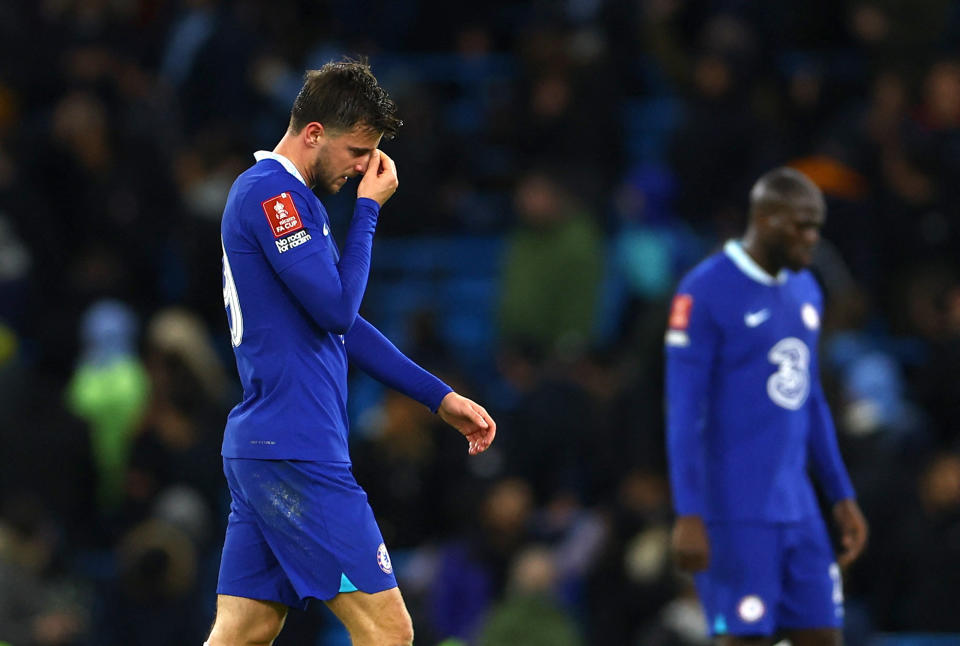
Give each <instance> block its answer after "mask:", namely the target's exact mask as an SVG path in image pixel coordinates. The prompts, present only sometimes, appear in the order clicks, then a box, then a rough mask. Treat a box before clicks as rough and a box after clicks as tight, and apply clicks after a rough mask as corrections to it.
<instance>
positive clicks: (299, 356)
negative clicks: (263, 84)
mask: <svg viewBox="0 0 960 646" xmlns="http://www.w3.org/2000/svg"><path fill="white" fill-rule="evenodd" d="M256 158H257V160H258V161H257V163H256V164H254V165H253V166H252V167H251V168H249V169H248V170H247V171H245V172H244V173H242V174H241V175H240V176H239V177H238V178H237V180H236V181H235V182H234V184H233V186H232V187H231V189H230V194H229V196H228V197H227V203H226V206H225V208H224V213H223V221H222V224H221V236H222V242H223V293H224V302H225V303H226V307H227V317H228V321H229V324H230V333H231V340H232V343H233V350H234V353H235V355H236V359H237V369H238V371H239V374H240V381H241V383H242V385H243V400H242V401H241V402H240V403H239V404H238V405H237V406H236V407H234V409H233V410H232V411H231V412H230V415H229V416H228V418H227V424H226V428H225V430H224V439H223V455H224V456H225V457H231V458H267V459H300V460H324V461H333V462H347V461H349V454H348V449H347V428H348V422H347V410H346V400H347V352H346V348H345V346H344V337H343V333H344V332H345V331H346V329H348V328H349V325H350V321H347V322H346V323H345V324H344V326H343V327H342V328H341V329H336V328H337V327H338V326H336V325H329V326H321V325H320V324H319V323H318V321H317V320H316V317H314V316H311V315H309V314H308V312H307V311H305V306H304V302H303V301H302V299H298V298H297V297H296V295H295V293H294V292H293V290H292V289H291V284H290V279H291V277H293V276H296V275H298V274H297V272H298V271H300V272H302V271H303V270H304V269H309V272H310V273H311V274H312V275H313V276H314V280H315V281H316V283H317V286H318V289H319V288H321V287H323V286H324V285H325V284H329V285H330V286H331V288H336V289H337V290H338V292H339V291H342V290H345V289H346V282H347V279H346V277H343V278H341V276H340V273H339V272H338V268H337V261H338V252H337V248H336V246H335V244H334V242H333V239H332V236H331V233H330V223H329V220H328V217H327V213H326V211H325V209H324V208H323V205H322V204H321V203H320V200H319V199H317V197H316V196H315V195H314V194H313V192H312V191H310V190H309V189H308V188H307V186H306V184H305V183H304V181H303V178H302V177H301V176H300V174H299V172H298V171H297V169H296V167H295V166H294V165H293V164H292V163H291V162H290V161H289V160H288V159H286V158H284V157H282V156H280V155H277V154H274V153H266V152H260V153H257V155H256ZM364 209H366V211H368V212H367V213H362V211H363V210H364ZM378 209H379V207H378V205H377V204H376V202H373V201H372V200H358V206H357V210H358V213H357V214H355V216H354V220H355V221H354V228H357V226H358V223H357V217H358V216H360V217H366V219H367V220H369V223H368V224H366V225H365V228H366V229H367V230H368V231H367V232H365V233H368V234H369V235H366V236H359V237H360V238H364V237H366V238H371V237H372V234H373V228H374V224H375V220H376V216H377V212H378ZM361 224H363V223H361ZM365 244H366V248H365V254H366V265H365V266H362V267H361V268H360V271H359V273H360V274H362V275H361V276H359V278H358V279H357V280H356V281H355V282H359V283H360V284H359V291H360V296H362V291H363V288H364V287H365V285H366V277H367V273H366V272H367V271H368V269H369V252H370V241H369V239H366V240H365ZM361 246H362V245H361ZM362 251H363V249H361V252H362ZM345 252H346V250H345ZM359 255H361V256H362V255H363V253H360V254H359ZM361 264H362V263H361ZM341 283H343V284H341ZM353 289H354V290H356V289H357V286H356V285H354V286H353ZM360 296H358V297H357V298H356V299H355V300H356V303H357V304H359V298H360ZM353 316H354V317H355V316H356V310H354V311H353Z"/></svg>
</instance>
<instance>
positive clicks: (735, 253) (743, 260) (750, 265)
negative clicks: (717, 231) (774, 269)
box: [723, 240, 787, 285]
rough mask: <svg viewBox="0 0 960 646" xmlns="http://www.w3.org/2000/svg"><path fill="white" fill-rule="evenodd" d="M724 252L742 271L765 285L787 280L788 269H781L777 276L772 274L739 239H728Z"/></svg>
mask: <svg viewBox="0 0 960 646" xmlns="http://www.w3.org/2000/svg"><path fill="white" fill-rule="evenodd" d="M723 252H724V253H725V254H727V257H728V258H730V260H732V261H733V264H735V265H736V266H737V267H738V268H739V269H740V271H742V272H743V273H745V274H746V275H747V276H748V277H750V278H752V279H753V280H755V281H757V282H758V283H761V284H763V285H782V284H784V283H785V282H787V270H786V269H781V270H780V272H779V273H778V274H777V275H776V276H771V275H770V274H768V273H767V271H766V270H765V269H764V268H763V267H761V266H760V265H758V264H757V261H756V260H754V259H753V258H751V257H750V254H748V253H747V252H746V251H745V250H744V248H743V245H742V244H741V243H740V241H739V240H727V243H726V244H725V245H723Z"/></svg>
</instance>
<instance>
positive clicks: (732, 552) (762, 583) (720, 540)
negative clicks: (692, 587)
mask: <svg viewBox="0 0 960 646" xmlns="http://www.w3.org/2000/svg"><path fill="white" fill-rule="evenodd" d="M707 533H708V535H709V537H710V567H709V568H708V569H707V570H706V571H705V572H701V573H700V574H698V575H697V576H696V577H695V578H696V585H697V593H698V594H699V596H700V601H701V603H702V604H703V608H704V611H705V613H706V617H707V623H708V627H709V629H710V633H711V634H712V635H714V636H716V635H725V634H729V635H738V636H748V635H772V634H774V633H775V632H777V631H778V630H790V629H805V628H839V627H841V626H842V625H843V585H842V581H841V579H840V568H839V567H838V566H837V564H836V560H835V556H834V552H833V547H832V546H831V544H830V538H829V536H828V534H827V529H826V526H825V525H824V523H823V519H822V518H820V517H819V516H816V517H814V518H811V519H809V520H805V521H803V522H798V523H782V524H760V523H743V522H737V523H709V524H708V526H707Z"/></svg>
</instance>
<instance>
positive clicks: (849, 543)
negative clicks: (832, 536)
mask: <svg viewBox="0 0 960 646" xmlns="http://www.w3.org/2000/svg"><path fill="white" fill-rule="evenodd" d="M833 519H834V520H835V521H837V527H838V528H839V529H840V543H841V545H843V551H842V552H840V554H839V555H838V556H837V564H838V565H839V566H840V567H841V568H844V569H846V568H847V566H849V565H850V564H851V563H853V562H854V561H855V560H856V559H857V557H858V556H860V554H861V553H862V552H863V548H864V547H866V545H867V534H868V529H867V520H866V519H865V518H864V517H863V512H861V511H860V506H859V505H858V504H857V501H856V500H854V499H853V498H847V499H845V500H841V501H839V502H838V503H836V504H835V505H834V506H833Z"/></svg>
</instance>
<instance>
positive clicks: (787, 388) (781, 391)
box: [767, 336, 810, 410]
mask: <svg viewBox="0 0 960 646" xmlns="http://www.w3.org/2000/svg"><path fill="white" fill-rule="evenodd" d="M767 358H768V359H769V360H770V363H773V364H774V365H776V366H778V369H777V371H776V372H775V373H773V374H772V375H770V378H769V379H767V394H768V395H770V399H772V400H773V403H774V404H776V405H777V406H781V407H783V408H787V409H789V410H797V409H799V408H800V407H801V406H803V403H804V402H805V401H807V395H808V394H809V392H810V350H809V349H808V348H807V344H806V343H804V342H803V341H801V340H800V339H798V338H796V337H792V336H789V337H787V338H785V339H781V340H780V341H778V342H777V344H776V345H775V346H773V347H772V348H770V353H769V354H768V355H767Z"/></svg>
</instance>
